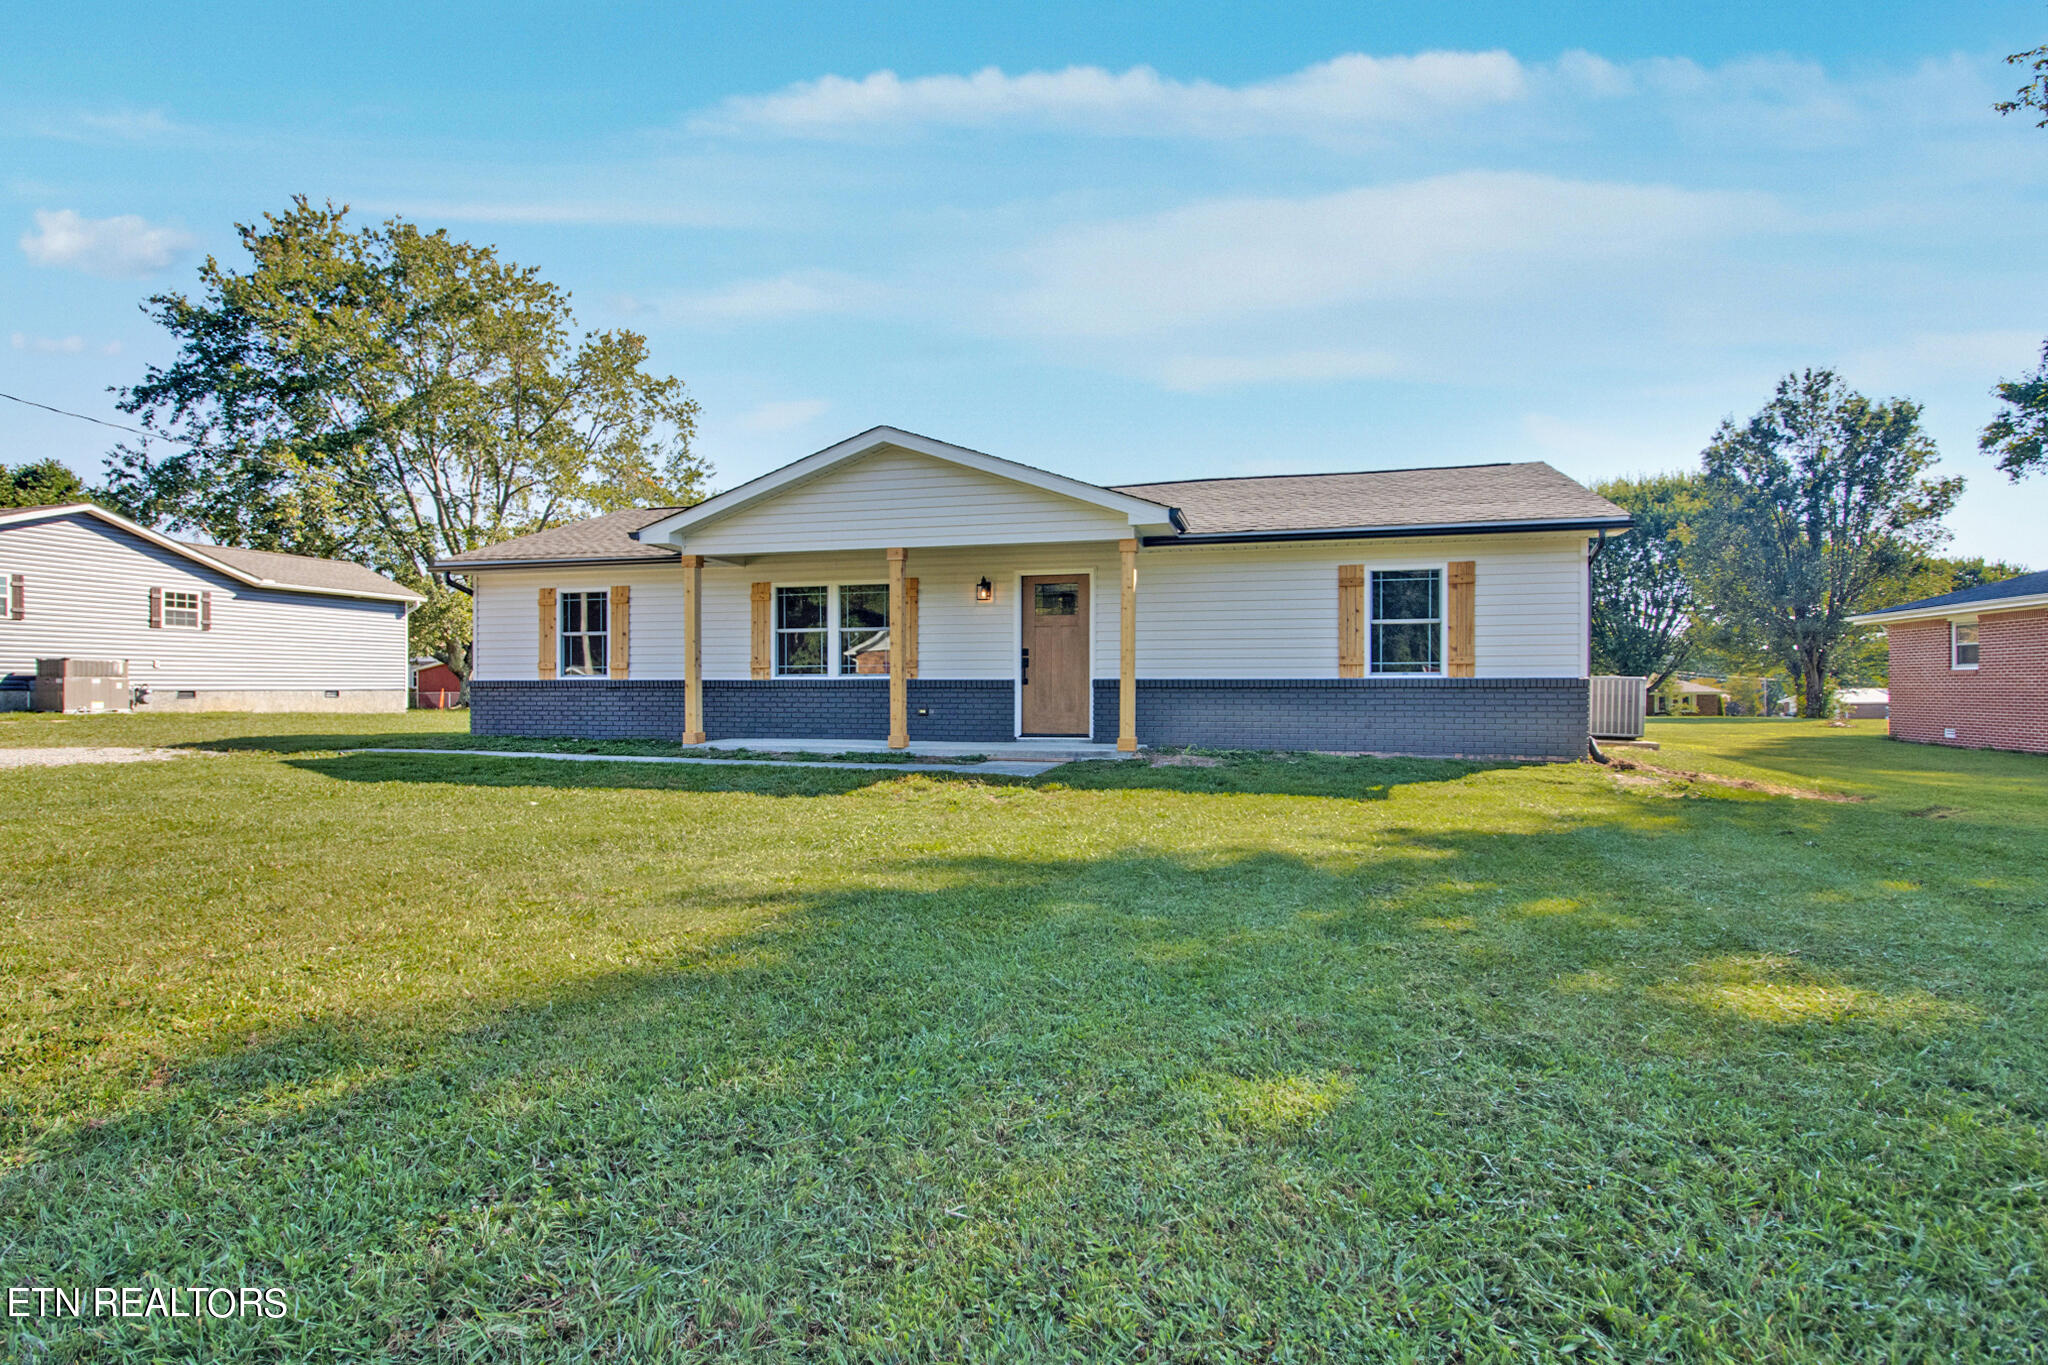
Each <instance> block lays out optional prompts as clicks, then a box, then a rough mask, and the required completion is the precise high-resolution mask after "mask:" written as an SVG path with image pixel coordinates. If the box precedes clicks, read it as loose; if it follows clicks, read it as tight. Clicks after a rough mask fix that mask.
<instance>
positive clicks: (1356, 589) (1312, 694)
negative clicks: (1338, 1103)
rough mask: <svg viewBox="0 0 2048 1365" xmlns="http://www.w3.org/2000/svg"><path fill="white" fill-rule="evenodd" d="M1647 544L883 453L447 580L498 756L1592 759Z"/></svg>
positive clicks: (1447, 513) (892, 449) (1359, 497)
mask: <svg viewBox="0 0 2048 1365" xmlns="http://www.w3.org/2000/svg"><path fill="white" fill-rule="evenodd" d="M1627 526H1628V515H1627V513H1625V512H1624V511H1623V510H1622V509H1621V508H1619V507H1617V506H1615V505H1614V504H1612V503H1610V502H1608V501H1606V500H1605V499H1603V498H1600V497H1597V496H1595V495H1594V494H1592V493H1590V492H1588V491H1587V490H1586V489H1584V488H1582V487H1581V486H1580V485H1578V484H1576V483H1574V482H1572V481H1571V480H1570V479H1568V478H1566V477H1564V476H1563V475H1562V474H1559V473H1558V472H1557V471H1556V470H1554V469H1552V468H1550V467H1549V466H1548V465H1544V464H1536V463H1529V464H1497V465H1481V466H1469V467H1464V468H1451V469H1412V470H1387V471H1376V472H1365V473H1350V474H1319V475H1300V476H1277V477H1261V478H1243V479H1202V480H1194V481H1189V482H1182V483H1158V484H1143V485H1126V486H1123V487H1115V488H1111V487H1102V486H1098V485H1095V484H1089V483H1084V482H1081V481H1080V480H1077V479H1072V478H1068V477H1066V476H1064V475H1060V474H1054V473H1050V472H1047V471H1045V470H1042V469H1036V468H1032V467H1030V466H1027V465H1022V464H1017V463H1015V462H1012V461H1009V460H1004V459H998V458H996V457H994V456H991V455H985V454H982V453H981V452H979V451H974V450H968V449H964V448H962V447H960V446H955V445H949V444H947V443H945V442H942V441H935V440H932V439H930V438H928V437H924V436H918V435H914V434H912V433H910V432H905V431H899V430H896V429H894V428H891V427H877V428H875V429H873V430H871V431H867V432H863V433H862V434H860V435H859V436H855V437H853V438H851V439H850V440H846V441H842V442H840V443H839V444H837V445H834V446H831V447H829V448H827V449H825V450H821V451H819V452H817V453H816V454H814V455H811V456H808V457H806V458H804V459H801V460H798V461H796V462H795V463H794V464H791V465H787V466H785V467H784V468H782V469H779V470H776V471H775V472H773V473H771V474H767V475H764V476H763V477H761V478H758V479H755V480H753V481H752V482H750V483H747V484H743V485H741V486H740V487H738V488H735V489H733V490H731V491H730V492H726V493H722V494H720V495H718V496H717V497H714V498H711V499H709V500H707V501H705V502H703V503H700V504H698V505H697V506H695V507H690V508H683V509H669V508H648V509H636V510H632V511H626V512H617V513H613V514H611V515H608V516H603V517H596V518H592V519H590V520H587V521H581V522H576V523H573V524H570V525H567V526H562V527H558V528H555V529H553V530H549V531H543V532H540V533H537V534H535V535H531V536H526V537H523V538H521V539H518V540H513V541H509V542H506V543H504V544H500V545H495V546H491V547H488V548H485V549H480V550H475V551H471V552H469V553H466V554H460V555H455V556H452V557H450V558H447V559H445V560H442V561H440V562H439V563H438V564H437V565H436V566H435V567H436V569H437V570H440V571H443V572H448V573H453V574H457V575H462V576H466V578H467V580H468V581H469V582H470V583H471V584H472V585H473V587H474V589H475V592H476V601H475V606H476V628H475V640H476V651H475V658H474V671H473V676H472V684H471V700H472V708H473V710H472V724H473V726H474V728H475V730H476V731H477V732H478V733H480V734H512V735H536V736H538V735H562V736H585V737H593V738H598V737H602V738H622V737H654V738H669V739H676V740H679V741H680V742H682V743H685V744H698V743H703V742H705V741H706V740H707V739H708V740H736V739H744V738H748V737H761V738H767V737H774V738H781V739H786V738H816V739H820V740H831V739H844V740H880V739H882V738H884V737H886V738H887V741H888V743H889V744H890V745H891V746H893V747H897V748H903V747H907V746H909V745H911V744H912V743H916V742H927V741H957V742H967V743H998V742H1005V741H1011V740H1015V739H1018V738H1020V737H1036V736H1059V737H1062V738H1064V739H1069V740H1075V739H1078V740H1082V741H1092V742H1095V743H1100V744H1104V745H1107V744H1110V743H1114V744H1116V745H1117V746H1118V747H1119V748H1121V749H1124V750H1130V749H1134V748H1136V747H1138V746H1139V745H1147V746H1162V745H1200V746H1214V747H1254V748H1283V747H1284V748H1300V749H1324V750H1337V751H1367V752H1390V753H1413V754H1461V755H1470V756H1483V757H1533V758H1571V757H1577V756H1579V755H1580V754H1582V753H1583V752H1584V749H1585V743H1586V731H1587V723H1586V721H1587V716H1586V703H1587V672H1588V668H1587V662H1588V652H1587V619H1588V577H1587V566H1588V563H1589V555H1590V554H1592V553H1594V552H1596V549H1597V546H1598V544H1599V543H1600V542H1601V541H1602V540H1603V539H1604V538H1605V537H1606V536H1607V535H1610V534H1613V533H1616V532H1619V531H1622V530H1624V529H1626V528H1627Z"/></svg>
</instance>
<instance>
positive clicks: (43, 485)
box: [0, 460, 91, 507]
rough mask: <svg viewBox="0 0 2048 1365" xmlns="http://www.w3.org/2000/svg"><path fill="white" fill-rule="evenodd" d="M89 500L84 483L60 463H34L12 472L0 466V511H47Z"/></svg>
mask: <svg viewBox="0 0 2048 1365" xmlns="http://www.w3.org/2000/svg"><path fill="white" fill-rule="evenodd" d="M90 497H91V494H89V493H88V492H87V491H86V488H85V480H83V479H81V478H79V477H78V475H76V474H74V473H73V472H72V471H71V469H70V468H69V467H68V466H66V465H65V464H64V463H63V462H61V461H58V460H37V461H36V462H34V463H33V464H20V465H16V466H14V468H12V469H9V468H8V467H7V466H6V465H0V507H48V506H51V505H52V504H55V503H60V502H85V501H87V500H88V499H89V498H90Z"/></svg>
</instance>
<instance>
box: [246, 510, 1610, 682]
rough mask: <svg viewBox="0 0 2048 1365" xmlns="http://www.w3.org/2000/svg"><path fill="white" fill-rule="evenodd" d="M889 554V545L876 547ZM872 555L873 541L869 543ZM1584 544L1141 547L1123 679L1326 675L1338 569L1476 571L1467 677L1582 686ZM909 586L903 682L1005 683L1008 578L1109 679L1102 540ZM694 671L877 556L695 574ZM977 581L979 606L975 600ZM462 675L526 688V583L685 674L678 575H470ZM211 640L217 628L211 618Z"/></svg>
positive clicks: (658, 673)
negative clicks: (698, 594)
mask: <svg viewBox="0 0 2048 1365" xmlns="http://www.w3.org/2000/svg"><path fill="white" fill-rule="evenodd" d="M890 543H894V542H890ZM878 546H879V542H878ZM1585 556H1586V540H1585V537H1584V536H1582V535H1574V534H1570V533H1564V534H1549V535H1516V536H1460V537H1445V538H1442V539H1421V538H1418V539H1412V540H1371V541H1307V542H1295V543H1292V544H1287V543H1282V544H1267V545H1231V546H1189V547H1157V546H1155V547H1150V548H1147V549H1145V550H1143V551H1142V552H1141V553H1140V555H1139V558H1138V674H1139V676H1140V677H1145V678H1334V677H1336V676H1337V566H1338V565H1339V564H1363V565H1365V567H1366V570H1367V572H1368V573H1370V572H1371V571H1372V569H1373V568H1374V567H1376V566H1377V567H1387V568H1413V567H1416V566H1417V565H1429V564H1443V563H1445V562H1448V561H1450V560H1457V559H1470V560H1473V561H1474V562H1475V565H1476V568H1475V570H1474V573H1475V578H1476V582H1475V586H1474V616H1475V621H1474V628H1473V635H1474V646H1475V653H1476V668H1475V673H1476V675H1477V676H1479V677H1482V678H1575V677H1583V676H1585V673H1584V669H1585V663H1584V657H1585V656H1584V650H1585V637H1586V616H1585V610H1586V608H1585V600H1586V599H1585V588H1584V585H1585V567H1584V566H1585ZM904 572H905V573H906V574H907V575H908V576H910V577H912V578H915V579H917V580H918V676H919V677H921V678H1012V677H1015V676H1016V662H1017V619H1018V618H1017V590H1018V587H1017V585H1018V580H1019V579H1020V578H1022V577H1024V576H1027V575H1036V574H1061V573H1080V572H1087V573H1090V574H1092V575H1093V579H1094V590H1093V592H1092V593H1091V594H1090V611H1091V612H1092V614H1093V621H1092V622H1091V625H1090V629H1091V633H1092V644H1093V652H1094V660H1095V663H1094V676H1096V677H1098V678H1108V677H1114V676H1115V675H1116V659H1117V633H1118V622H1117V613H1118V603H1119V597H1118V592H1117V586H1116V585H1117V572H1118V557H1117V550H1116V546H1115V545H1114V544H1113V543H1105V542H1102V541H1094V542H1086V543H1080V544H1046V545H996V546H989V547H986V548H965V549H962V548H947V549H926V550H917V549H912V550H911V551H910V555H909V557H908V559H907V560H906V562H905V565H904ZM703 575H704V676H705V677H707V678H746V677H749V676H751V640H752V606H751V602H750V598H749V592H750V589H751V587H752V585H753V584H755V583H771V582H772V583H777V584H824V585H829V584H842V583H877V582H882V581H884V580H886V578H887V576H888V561H887V559H886V558H885V557H884V555H883V552H882V550H881V549H880V548H879V547H877V548H871V549H866V550H862V551H859V552H852V553H832V554H788V555H783V554H775V555H767V554H764V555H761V556H760V557H759V558H757V559H751V560H750V561H749V562H748V563H746V564H707V565H706V566H705V567H704V570H703ZM984 576H986V577H987V578H988V579H989V581H990V582H991V583H993V584H994V585H995V600H994V601H993V602H976V601H975V600H974V585H975V583H976V581H977V580H979V579H981V578H982V577H984ZM474 581H475V583H476V586H477V596H476V641H477V652H476V676H477V677H478V678H480V679H531V678H533V677H535V676H536V675H537V674H536V668H535V661H536V657H537V651H538V649H539V641H538V639H537V635H536V631H537V625H536V621H537V617H536V614H535V611H534V605H535V601H536V594H537V593H538V591H539V590H540V589H541V588H544V587H553V588H558V589H564V590H567V589H571V588H586V589H597V588H601V587H605V586H608V585H611V584H615V583H622V584H627V585H629V586H630V587H631V588H632V590H633V666H632V676H633V677H634V678H680V677H682V676H683V667H682V665H683V639H682V620H683V588H682V570H681V569H680V568H678V567H676V566H675V565H673V564H663V565H654V566H647V567H639V566H612V567H604V566H599V567H595V568H588V569H566V568H564V569H530V570H529V569H502V570H485V571H481V572H478V573H477V574H476V575H475V576H474ZM215 628H216V630H217V629H218V628H219V627H218V624H217V623H216V627H215Z"/></svg>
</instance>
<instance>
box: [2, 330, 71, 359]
mask: <svg viewBox="0 0 2048 1365" xmlns="http://www.w3.org/2000/svg"><path fill="white" fill-rule="evenodd" d="M8 340H9V341H10V342H12V343H13V344H14V349H15V350H17V351H41V352H43V353H45V354H56V355H78V354H79V353H81V352H82V351H84V350H85V338H84V337H82V336H75V335H74V336H68V337H39V336H30V335H29V334H28V333H26V332H16V333H15V334H14V335H13V336H11V337H9V338H8Z"/></svg>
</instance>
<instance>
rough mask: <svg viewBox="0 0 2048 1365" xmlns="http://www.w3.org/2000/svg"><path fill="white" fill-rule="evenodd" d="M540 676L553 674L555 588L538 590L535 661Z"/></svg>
mask: <svg viewBox="0 0 2048 1365" xmlns="http://www.w3.org/2000/svg"><path fill="white" fill-rule="evenodd" d="M536 662H537V664H538V667H539V672H540V676H541V677H543V678H552V677H554V676H555V590H554V589H553V588H542V589H541V590H540V658H539V659H538V660H537V661H536Z"/></svg>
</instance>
